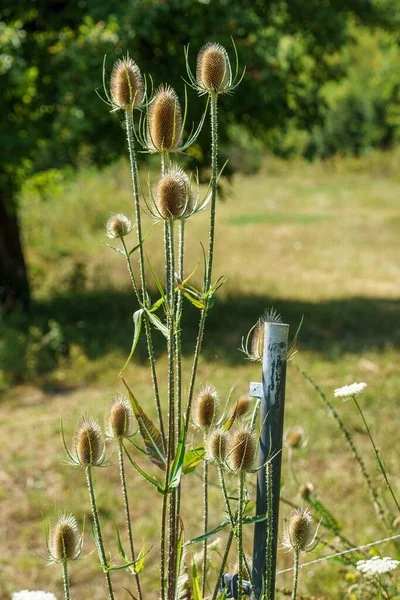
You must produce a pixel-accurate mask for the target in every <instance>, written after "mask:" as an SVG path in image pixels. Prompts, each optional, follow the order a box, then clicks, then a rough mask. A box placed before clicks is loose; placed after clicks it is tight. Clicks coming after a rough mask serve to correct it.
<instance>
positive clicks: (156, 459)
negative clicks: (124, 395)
mask: <svg viewBox="0 0 400 600" xmlns="http://www.w3.org/2000/svg"><path fill="white" fill-rule="evenodd" d="M121 379H122V381H123V383H124V385H125V387H126V389H127V390H128V394H129V399H130V401H131V404H132V409H133V412H134V413H135V417H136V419H137V422H138V424H139V431H140V435H141V436H142V439H143V441H144V445H145V448H146V452H147V456H148V457H149V458H150V460H151V462H152V463H154V464H155V465H157V467H159V468H160V469H162V470H163V471H165V467H166V458H165V454H164V446H163V442H162V438H161V434H160V432H159V431H158V429H157V427H156V426H155V425H154V423H153V422H152V421H151V419H149V417H148V416H147V415H146V414H145V412H144V411H143V409H142V407H141V406H140V404H139V402H138V401H137V400H136V398H135V396H134V395H133V394H132V392H131V390H130V388H129V386H128V384H127V383H126V381H125V380H124V378H123V377H121Z"/></svg>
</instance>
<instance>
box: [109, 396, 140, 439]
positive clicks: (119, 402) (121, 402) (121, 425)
mask: <svg viewBox="0 0 400 600" xmlns="http://www.w3.org/2000/svg"><path fill="white" fill-rule="evenodd" d="M132 432H133V410H132V406H131V403H130V402H129V400H127V399H126V398H124V396H122V395H121V394H117V395H116V396H115V398H113V399H112V400H111V403H110V406H109V409H108V414H107V418H106V433H107V437H109V438H119V439H120V438H125V437H129V436H131V435H132Z"/></svg>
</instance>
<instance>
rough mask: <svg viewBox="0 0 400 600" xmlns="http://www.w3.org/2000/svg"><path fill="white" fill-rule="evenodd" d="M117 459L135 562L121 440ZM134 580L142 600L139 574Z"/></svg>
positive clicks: (132, 559) (132, 557)
mask: <svg viewBox="0 0 400 600" xmlns="http://www.w3.org/2000/svg"><path fill="white" fill-rule="evenodd" d="M118 459H119V473H120V477H121V489H122V497H123V500H124V509H125V520H126V527H127V530H128V540H129V549H130V552H131V561H132V562H133V561H134V560H135V550H134V547H133V535H132V525H131V517H130V513H129V503H128V491H127V489H126V479H125V466H124V454H123V451H122V443H121V440H118ZM135 579H136V587H137V593H138V597H139V600H142V590H141V587H140V581H139V573H135Z"/></svg>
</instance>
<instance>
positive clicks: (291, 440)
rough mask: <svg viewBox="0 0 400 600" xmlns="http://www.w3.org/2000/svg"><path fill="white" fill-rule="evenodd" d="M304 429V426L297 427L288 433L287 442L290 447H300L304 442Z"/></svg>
mask: <svg viewBox="0 0 400 600" xmlns="http://www.w3.org/2000/svg"><path fill="white" fill-rule="evenodd" d="M303 437H304V431H303V428H302V427H296V428H295V429H291V430H290V431H288V432H287V433H286V436H285V443H286V445H287V446H289V448H299V447H300V446H301V444H302V442H303Z"/></svg>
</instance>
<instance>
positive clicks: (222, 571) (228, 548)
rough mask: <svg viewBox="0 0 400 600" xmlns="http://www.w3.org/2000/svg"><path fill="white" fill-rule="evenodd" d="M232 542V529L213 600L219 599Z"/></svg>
mask: <svg viewBox="0 0 400 600" xmlns="http://www.w3.org/2000/svg"><path fill="white" fill-rule="evenodd" d="M232 542H233V529H231V530H230V532H229V537H228V541H227V543H226V548H225V552H224V556H223V557H222V563H221V568H220V570H219V573H218V577H217V582H216V584H215V588H214V593H213V595H212V598H211V600H216V598H217V595H218V592H219V583H220V581H221V579H222V575H223V574H224V571H225V565H226V561H227V560H228V556H229V551H230V549H231V546H232Z"/></svg>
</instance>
